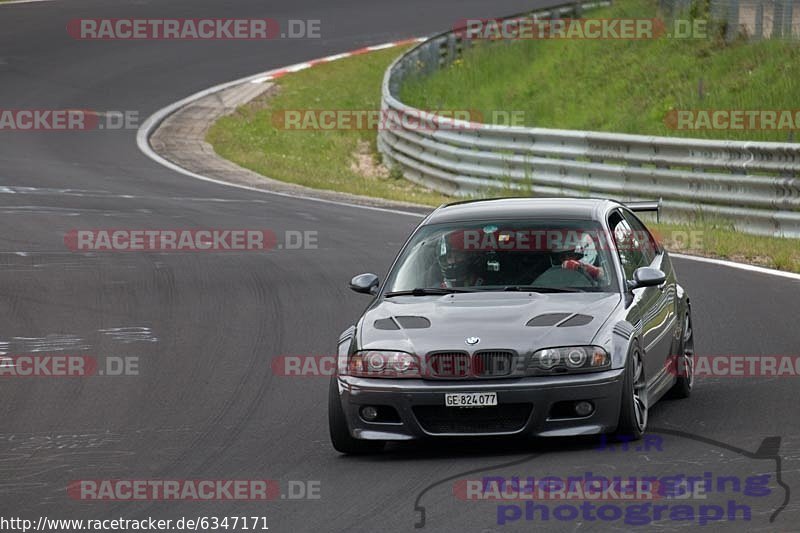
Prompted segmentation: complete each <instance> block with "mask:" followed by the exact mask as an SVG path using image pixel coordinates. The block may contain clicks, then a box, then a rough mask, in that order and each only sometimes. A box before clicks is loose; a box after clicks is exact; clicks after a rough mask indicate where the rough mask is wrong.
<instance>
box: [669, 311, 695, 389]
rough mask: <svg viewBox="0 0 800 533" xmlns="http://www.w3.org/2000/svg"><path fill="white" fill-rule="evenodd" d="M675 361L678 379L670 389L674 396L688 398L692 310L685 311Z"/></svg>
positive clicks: (691, 370)
mask: <svg viewBox="0 0 800 533" xmlns="http://www.w3.org/2000/svg"><path fill="white" fill-rule="evenodd" d="M679 353H680V355H679V356H678V359H677V360H676V361H675V371H676V372H677V373H678V379H677V380H675V385H673V386H672V389H671V390H670V392H671V394H672V397H674V398H688V397H689V396H690V395H691V394H692V388H693V387H694V359H693V358H694V328H693V327H692V312H691V310H687V311H686V316H685V317H684V319H683V327H682V328H681V351H680V352H679Z"/></svg>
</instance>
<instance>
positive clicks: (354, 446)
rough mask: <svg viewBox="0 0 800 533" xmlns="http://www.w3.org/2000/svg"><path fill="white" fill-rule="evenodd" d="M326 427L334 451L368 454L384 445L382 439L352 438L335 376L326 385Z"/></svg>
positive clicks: (379, 449)
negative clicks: (327, 385)
mask: <svg viewBox="0 0 800 533" xmlns="http://www.w3.org/2000/svg"><path fill="white" fill-rule="evenodd" d="M328 429H329V430H330V434H331V444H333V447H334V448H335V449H336V451H338V452H341V453H347V454H353V455H356V454H368V453H377V452H379V451H381V450H382V449H383V447H384V445H385V442H384V441H382V440H362V439H356V438H353V436H352V435H351V434H350V428H349V427H348V426H347V418H345V415H344V409H342V400H341V398H339V388H338V385H337V384H336V376H334V377H333V378H331V383H330V386H329V387H328Z"/></svg>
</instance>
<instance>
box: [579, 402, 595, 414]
mask: <svg viewBox="0 0 800 533" xmlns="http://www.w3.org/2000/svg"><path fill="white" fill-rule="evenodd" d="M593 411H594V405H592V402H585V401H584V402H576V403H575V414H577V415H578V416H589V415H590V414H592V412H593Z"/></svg>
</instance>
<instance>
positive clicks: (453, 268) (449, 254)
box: [437, 230, 485, 287]
mask: <svg viewBox="0 0 800 533" xmlns="http://www.w3.org/2000/svg"><path fill="white" fill-rule="evenodd" d="M465 238H466V234H465V232H464V231H463V230H462V231H453V232H450V233H447V234H445V235H442V236H441V237H440V238H439V243H438V253H437V259H438V261H439V270H440V272H441V274H442V283H441V286H442V287H474V286H478V285H483V284H484V282H485V280H484V278H483V277H482V275H481V268H480V267H481V261H482V259H483V254H481V253H478V251H477V250H466V249H465V242H466V241H465Z"/></svg>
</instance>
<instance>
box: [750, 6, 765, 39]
mask: <svg viewBox="0 0 800 533" xmlns="http://www.w3.org/2000/svg"><path fill="white" fill-rule="evenodd" d="M755 24H756V28H755V32H754V34H753V37H755V38H756V39H761V38H763V37H764V2H763V1H762V2H759V3H758V5H757V6H756V22H755Z"/></svg>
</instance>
